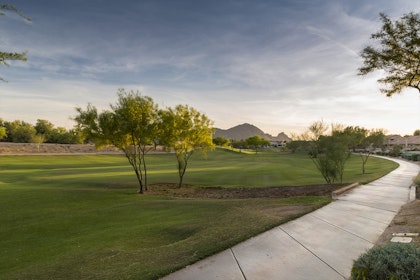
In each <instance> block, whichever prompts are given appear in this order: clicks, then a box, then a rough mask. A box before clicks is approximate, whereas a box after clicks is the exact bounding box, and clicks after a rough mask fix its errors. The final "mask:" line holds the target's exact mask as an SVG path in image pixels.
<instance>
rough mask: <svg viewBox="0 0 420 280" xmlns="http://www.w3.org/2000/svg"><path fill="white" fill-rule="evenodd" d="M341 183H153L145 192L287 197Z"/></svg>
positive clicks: (313, 193) (329, 188)
mask: <svg viewBox="0 0 420 280" xmlns="http://www.w3.org/2000/svg"><path fill="white" fill-rule="evenodd" d="M342 186H343V185H310V186H297V187H296V186H293V187H287V186H286V187H255V188H251V187H246V188H245V187H242V188H223V187H192V186H183V187H182V188H178V186H177V185H176V184H154V185H151V186H149V190H148V191H147V194H150V195H164V196H170V197H180V198H213V199H245V198H287V197H293V196H328V197H331V193H332V192H333V191H335V190H337V189H339V188H340V187H342Z"/></svg>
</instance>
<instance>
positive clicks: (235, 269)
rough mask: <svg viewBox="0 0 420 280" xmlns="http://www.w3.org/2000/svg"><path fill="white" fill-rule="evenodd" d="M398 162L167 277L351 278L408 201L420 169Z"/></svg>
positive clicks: (171, 279) (170, 279)
mask: <svg viewBox="0 0 420 280" xmlns="http://www.w3.org/2000/svg"><path fill="white" fill-rule="evenodd" d="M395 161H396V162H398V163H399V164H400V167H399V168H398V169H396V170H394V171H393V172H391V173H389V174H388V175H386V176H384V177H382V178H380V179H379V180H376V181H374V182H372V183H370V184H367V185H362V186H359V187H357V188H355V189H353V190H351V191H349V192H347V193H345V194H343V195H341V196H340V197H339V199H338V200H336V201H334V202H332V203H330V204H329V205H327V206H325V207H323V208H321V209H318V210H316V211H314V212H312V213H310V214H307V215H305V216H303V217H301V218H298V219H296V220H293V221H291V222H288V223H286V224H283V225H281V226H279V227H276V228H274V229H272V230H270V231H267V232H265V233H263V234H260V235H258V236H256V237H254V238H251V239H249V240H247V241H245V242H242V243H240V244H238V245H236V246H234V247H232V248H230V249H228V250H225V251H223V252H221V253H219V254H217V255H214V256H211V257H209V258H207V259H204V260H202V261H199V262H197V263H195V264H193V265H190V266H188V267H186V268H184V269H181V270H179V271H177V272H175V273H173V274H170V275H168V276H166V277H165V278H163V279H165V280H188V279H191V280H197V279H200V280H202V279H223V280H225V279H241V280H244V279H247V280H252V279H305V280H306V279H348V278H349V277H350V273H351V267H352V265H353V260H355V259H357V258H358V257H359V256H360V255H361V254H362V253H363V252H365V251H366V250H368V249H369V248H371V247H373V245H374V243H375V241H376V240H377V239H378V238H379V236H380V235H381V234H382V232H383V231H384V230H385V228H386V227H387V226H388V225H389V223H390V222H391V221H392V219H393V218H394V216H395V215H396V214H397V212H398V210H399V209H400V207H401V206H402V205H403V204H405V203H407V202H408V201H409V196H410V186H411V184H412V179H413V177H414V176H416V175H417V173H418V172H419V171H420V167H419V166H418V165H416V164H413V163H410V162H406V161H403V160H395Z"/></svg>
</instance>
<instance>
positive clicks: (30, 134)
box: [0, 119, 83, 144]
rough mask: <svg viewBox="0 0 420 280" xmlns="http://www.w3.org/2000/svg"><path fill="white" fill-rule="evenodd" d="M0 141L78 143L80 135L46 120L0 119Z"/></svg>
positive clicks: (81, 140)
mask: <svg viewBox="0 0 420 280" xmlns="http://www.w3.org/2000/svg"><path fill="white" fill-rule="evenodd" d="M0 141H4V142H14V143H38V144H40V143H56V144H79V143H82V142H83V139H82V138H81V135H80V134H79V133H78V132H77V131H75V130H74V129H70V130H68V129H66V128H64V127H55V126H54V125H53V124H52V123H51V122H49V121H47V120H41V119H38V120H37V122H36V124H35V125H32V124H30V123H28V122H25V121H21V120H14V121H3V120H2V119H0Z"/></svg>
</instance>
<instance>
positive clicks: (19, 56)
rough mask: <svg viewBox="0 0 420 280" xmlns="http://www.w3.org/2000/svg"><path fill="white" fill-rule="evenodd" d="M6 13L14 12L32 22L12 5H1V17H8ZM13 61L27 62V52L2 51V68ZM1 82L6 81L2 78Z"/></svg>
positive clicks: (0, 59) (0, 61) (0, 58)
mask: <svg viewBox="0 0 420 280" xmlns="http://www.w3.org/2000/svg"><path fill="white" fill-rule="evenodd" d="M5 11H11V12H14V13H16V14H18V15H19V16H21V17H22V18H24V19H26V20H27V21H32V20H31V18H29V17H26V16H25V15H24V14H23V13H22V12H21V11H19V10H18V9H17V8H16V7H15V6H13V5H10V4H0V16H4V15H6V12H5ZM11 60H21V61H26V60H27V57H26V52H20V53H19V52H7V51H0V66H1V65H6V66H9V65H10V64H9V63H8V61H11ZM0 80H3V81H4V79H3V78H1V77H0Z"/></svg>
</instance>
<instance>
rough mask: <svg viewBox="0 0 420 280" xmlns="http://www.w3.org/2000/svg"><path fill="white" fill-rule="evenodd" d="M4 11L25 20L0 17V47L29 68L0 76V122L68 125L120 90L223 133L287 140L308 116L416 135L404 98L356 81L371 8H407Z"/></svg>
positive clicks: (116, 6) (378, 7)
mask: <svg viewBox="0 0 420 280" xmlns="http://www.w3.org/2000/svg"><path fill="white" fill-rule="evenodd" d="M12 4H14V5H16V6H18V7H19V8H20V9H21V10H23V11H24V12H25V13H26V14H28V15H30V16H31V17H32V18H33V24H31V25H28V24H24V23H22V22H19V21H16V20H8V19H4V18H0V21H1V24H2V26H3V27H2V31H3V32H4V35H2V37H1V38H0V42H1V44H2V48H7V49H17V50H28V51H29V53H28V55H29V61H28V62H26V63H21V62H17V63H13V67H11V68H2V69H1V75H2V76H3V77H4V78H6V79H7V80H9V81H10V82H9V83H8V84H5V85H2V86H1V87H0V102H1V105H0V117H1V118H3V119H10V120H13V119H22V118H25V119H27V120H30V121H33V120H34V119H36V118H46V119H49V120H51V121H52V122H54V123H57V124H58V125H61V124H64V125H69V121H68V117H69V116H71V115H72V114H73V113H74V107H75V106H76V105H84V104H86V103H87V102H92V103H93V104H95V105H98V107H106V106H107V105H108V104H109V103H113V102H114V101H115V99H116V96H115V93H116V91H117V89H118V88H120V87H125V88H127V89H140V90H142V91H143V93H144V94H146V95H149V96H151V97H153V98H154V99H155V101H156V102H157V103H159V104H161V105H163V106H172V105H176V104H179V103H183V104H185V103H187V104H190V105H191V106H194V107H196V108H197V109H199V110H200V111H203V112H204V113H206V114H208V115H209V116H210V117H211V118H212V119H213V120H214V121H215V124H216V126H219V127H222V128H228V127H230V126H233V125H237V124H240V123H243V122H249V123H253V124H255V125H257V126H259V127H261V128H262V129H264V130H265V131H267V132H270V133H272V134H276V133H278V132H280V131H286V132H288V133H290V132H292V131H294V132H296V131H300V130H303V129H304V128H305V127H306V126H308V125H309V123H310V122H312V121H315V120H318V119H326V120H331V121H334V122H344V123H346V124H352V125H362V126H367V127H378V128H379V127H382V128H387V129H388V130H389V131H393V132H396V133H402V134H405V133H412V131H414V129H417V128H418V127H417V126H418V123H419V122H418V120H419V116H420V109H419V108H420V106H419V99H418V98H417V95H416V94H415V93H412V92H407V93H404V94H402V95H401V96H397V97H395V98H393V99H392V102H391V101H390V100H389V99H387V98H385V97H384V96H382V95H381V94H380V93H379V90H378V85H377V84H376V79H377V78H378V76H377V75H376V74H375V75H372V76H369V77H359V76H357V68H358V67H359V65H360V63H361V60H360V58H359V55H358V54H359V52H360V51H361V49H362V48H363V47H364V46H365V45H366V44H368V43H369V39H368V38H369V35H370V34H371V33H373V32H375V31H376V30H377V29H378V28H379V26H380V22H379V20H378V14H379V12H386V13H387V14H389V15H390V16H391V17H399V16H401V15H402V13H404V12H407V11H410V10H417V11H418V10H419V9H420V3H418V1H409V0H403V2H402V3H401V4H396V3H395V2H394V1H391V0H389V1H386V0H383V1H379V3H378V4H376V3H375V5H372V4H369V3H366V1H361V0H360V1H334V2H331V1H327V0H316V1H309V0H308V1H306V0H300V1H291V0H290V1H269V0H267V1H210V2H202V1H186V0H185V1H164V0H158V1H147V0H144V1H138V2H135V1H128V0H122V1H118V2H115V1H109V0H105V1H99V0H92V1H52V0H40V1H37V2H36V3H34V2H32V1H23V0H16V1H13V3H12ZM402 7H404V8H402ZM34 104H36V106H34ZM396 104H397V105H396ZM398 108H399V109H398ZM402 108H404V109H402ZM387 112H392V115H393V118H394V119H395V120H399V122H402V121H403V120H404V123H405V126H404V127H403V126H401V125H395V123H396V122H398V121H394V119H391V118H390V113H387ZM356 122H359V123H356ZM70 125H71V123H70Z"/></svg>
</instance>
